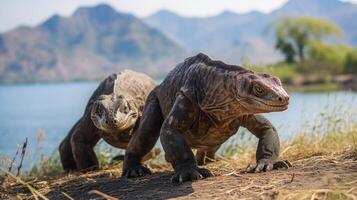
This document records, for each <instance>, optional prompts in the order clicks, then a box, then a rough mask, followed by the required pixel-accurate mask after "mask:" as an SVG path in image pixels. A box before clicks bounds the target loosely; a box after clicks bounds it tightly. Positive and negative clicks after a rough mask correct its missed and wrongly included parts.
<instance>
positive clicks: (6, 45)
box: [0, 4, 184, 82]
mask: <svg viewBox="0 0 357 200" xmlns="http://www.w3.org/2000/svg"><path fill="white" fill-rule="evenodd" d="M183 53H184V49H183V48H182V47H180V46H179V45H177V44H176V43H175V42H173V41H171V40H170V39H168V38H167V37H166V36H165V35H163V34H162V33H161V32H159V31H158V30H157V29H155V28H151V27H149V26H147V25H146V24H145V23H143V22H142V21H141V20H140V19H138V18H136V17H134V16H133V15H130V14H124V13H119V12H117V11H115V10H114V9H113V8H111V7H110V6H109V5H106V4H100V5H98V6H95V7H82V8H79V9H77V10H76V11H75V12H74V13H73V15H72V16H70V17H61V16H59V15H54V16H52V17H51V18H49V19H48V20H46V21H45V22H43V23H42V24H40V25H38V26H36V27H25V26H22V27H19V28H16V29H14V30H12V31H9V32H6V33H4V34H0V81H1V82H11V81H48V80H50V81H53V80H73V79H93V78H99V77H103V76H106V75H108V74H110V73H113V72H118V71H119V70H121V69H124V68H131V69H134V70H138V71H143V72H147V73H150V74H152V75H156V74H162V73H165V72H166V71H168V70H169V68H167V67H166V66H167V65H168V63H170V64H171V65H172V63H173V62H176V61H178V60H181V59H182V58H183ZM171 65H170V67H171Z"/></svg>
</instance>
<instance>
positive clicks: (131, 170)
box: [123, 164, 151, 178]
mask: <svg viewBox="0 0 357 200" xmlns="http://www.w3.org/2000/svg"><path fill="white" fill-rule="evenodd" d="M150 174H151V171H150V170H149V169H148V168H146V167H144V166H142V165H141V164H138V165H135V166H132V167H128V168H127V169H126V170H124V171H123V176H124V177H126V178H137V177H141V176H145V175H150Z"/></svg>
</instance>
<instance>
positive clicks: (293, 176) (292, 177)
mask: <svg viewBox="0 0 357 200" xmlns="http://www.w3.org/2000/svg"><path fill="white" fill-rule="evenodd" d="M294 178H295V173H293V175H292V176H291V180H290V183H292V182H293V181H294Z"/></svg>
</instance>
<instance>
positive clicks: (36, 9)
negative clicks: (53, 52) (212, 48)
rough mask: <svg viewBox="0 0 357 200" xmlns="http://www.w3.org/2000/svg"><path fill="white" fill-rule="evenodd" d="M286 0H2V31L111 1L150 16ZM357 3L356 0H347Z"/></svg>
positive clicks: (265, 8) (266, 6)
mask: <svg viewBox="0 0 357 200" xmlns="http://www.w3.org/2000/svg"><path fill="white" fill-rule="evenodd" d="M286 1H287V0H1V1H0V32H4V31H8V30H10V29H12V28H14V27H16V26H19V25H37V24H39V23H40V22H42V21H43V20H45V19H47V18H48V17H50V16H51V15H53V14H55V13H57V14H60V15H63V16H69V15H71V14H72V13H73V11H74V10H75V9H76V8H78V7H79V6H88V5H96V4H98V3H109V4H110V5H112V6H113V7H115V8H116V9H117V10H118V11H124V12H129V13H132V14H134V15H136V16H140V17H142V16H147V15H149V14H151V13H154V12H156V11H158V10H160V9H168V10H172V11H174V12H176V13H178V14H180V15H185V16H209V15H215V14H218V13H220V12H222V11H223V10H231V11H234V12H239V13H242V12H248V11H251V10H259V11H262V12H269V11H271V10H273V9H276V8H278V7H280V6H281V5H282V4H284V3H285V2H286ZM344 1H350V2H355V3H357V0H344Z"/></svg>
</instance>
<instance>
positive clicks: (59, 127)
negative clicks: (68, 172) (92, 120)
mask: <svg viewBox="0 0 357 200" xmlns="http://www.w3.org/2000/svg"><path fill="white" fill-rule="evenodd" d="M97 85H98V82H71V83H49V84H14V85H0V155H9V156H13V155H14V154H15V152H16V149H17V145H18V144H22V143H23V142H24V141H25V138H26V137H27V138H28V140H29V141H28V147H29V148H28V150H27V153H26V157H25V161H24V162H25V167H28V166H29V164H30V163H31V162H37V161H38V160H39V155H40V154H45V155H50V154H52V153H53V152H54V151H56V150H57V147H58V145H59V143H60V142H61V140H62V139H63V137H64V136H65V135H66V134H67V132H68V131H69V129H70V128H71V127H72V125H73V124H74V123H75V122H76V120H77V119H78V118H79V117H80V116H81V115H82V113H83V110H84V107H85V105H86V103H87V100H88V99H89V97H90V95H91V93H92V92H93V90H94V89H95V88H96V87H97ZM289 95H290V99H291V101H290V102H291V103H290V106H289V109H288V110H286V111H284V112H280V113H270V114H267V115H266V116H267V117H268V118H269V119H270V120H271V122H272V123H273V124H274V125H275V126H276V127H277V129H278V132H279V134H280V137H281V138H282V139H287V138H289V136H291V135H293V134H295V133H297V132H299V131H300V130H301V129H302V128H304V124H306V122H307V121H313V120H315V119H316V118H317V117H318V115H319V114H320V113H321V112H324V111H326V109H333V106H332V105H339V104H342V103H346V102H348V103H349V104H351V105H357V93H355V92H333V93H297V92H293V93H290V94H289ZM40 132H42V133H44V137H43V138H42V141H41V142H38V134H39V133H40Z"/></svg>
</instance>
